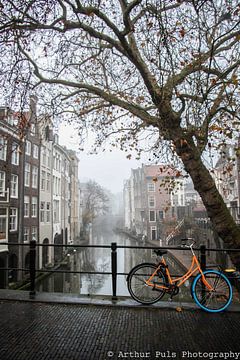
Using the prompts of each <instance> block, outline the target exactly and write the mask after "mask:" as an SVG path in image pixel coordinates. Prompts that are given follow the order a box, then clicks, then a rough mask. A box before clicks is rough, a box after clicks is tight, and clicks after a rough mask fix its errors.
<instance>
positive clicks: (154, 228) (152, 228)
mask: <svg viewBox="0 0 240 360" xmlns="http://www.w3.org/2000/svg"><path fill="white" fill-rule="evenodd" d="M150 231H151V240H157V227H156V226H151V228H150ZM153 231H155V235H156V237H155V239H154V238H153Z"/></svg>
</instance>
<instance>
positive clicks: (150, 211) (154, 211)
mask: <svg viewBox="0 0 240 360" xmlns="http://www.w3.org/2000/svg"><path fill="white" fill-rule="evenodd" d="M151 213H154V220H151ZM149 222H156V210H149Z"/></svg>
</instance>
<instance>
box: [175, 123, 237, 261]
mask: <svg viewBox="0 0 240 360" xmlns="http://www.w3.org/2000/svg"><path fill="white" fill-rule="evenodd" d="M180 133H181V130H180ZM176 134H178V136H176V137H175V138H174V140H173V142H174V144H175V146H176V152H177V154H178V155H179V157H180V158H181V160H182V162H183V164H184V168H185V170H186V172H187V173H188V174H189V175H190V176H191V178H192V181H193V184H194V188H195V190H196V191H197V192H198V193H199V195H200V196H201V199H202V201H203V204H204V206H205V207H206V210H207V213H208V216H209V218H210V219H211V221H212V224H213V227H214V229H215V231H216V232H217V234H218V235H219V237H220V238H221V239H222V240H223V242H224V243H225V245H226V246H225V248H228V249H230V248H239V249H240V229H239V227H238V226H237V225H236V223H235V221H234V220H233V218H232V216H231V214H230V212H229V210H228V208H227V206H226V204H225V203H224V201H223V199H222V197H221V195H220V194H219V191H218V189H217V187H216V185H215V182H214V180H213V178H212V176H211V174H210V173H209V170H208V169H207V168H206V167H205V165H204V164H203V162H202V160H201V155H200V152H199V150H198V148H197V147H196V145H195V143H194V141H193V139H192V138H191V137H190V136H189V137H186V136H185V137H179V129H178V132H177V133H176ZM229 255H230V258H231V260H232V262H233V264H234V265H235V266H239V265H240V251H239V252H236V253H231V252H230V253H229Z"/></svg>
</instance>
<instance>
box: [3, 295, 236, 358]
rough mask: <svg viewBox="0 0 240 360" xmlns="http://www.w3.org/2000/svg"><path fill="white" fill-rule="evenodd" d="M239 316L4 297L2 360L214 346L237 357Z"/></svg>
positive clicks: (150, 353) (137, 354) (158, 354)
mask: <svg viewBox="0 0 240 360" xmlns="http://www.w3.org/2000/svg"><path fill="white" fill-rule="evenodd" d="M239 320H240V313H239V312H225V313H220V314H208V313H205V312H202V311H201V310H195V309H193V310H186V311H182V312H177V311H175V310H171V309H159V308H138V307H136V308H134V307H131V308H129V307H127V308H126V307H112V306H103V305H102V306H95V305H90V306H88V305H79V304H78V305H73V304H69V305H63V304H46V303H34V302H14V301H7V300H6V301H2V302H1V303H0V324H1V326H0V360H116V359H140V358H142V359H143V358H145V359H146V358H147V359H173V358H175V359H193V358H194V359H211V354H212V353H214V352H218V353H219V352H224V353H228V355H229V356H228V358H230V359H234V358H235V359H240V341H239V338H240V321H239ZM184 352H185V353H184ZM198 352H200V353H199V354H198ZM234 352H235V353H239V355H238V357H236V356H235V357H233V355H232V353H234ZM203 354H204V356H201V355H203ZM184 355H186V356H184ZM220 358H223V357H221V356H220V355H219V357H216V356H215V359H220ZM225 358H226V359H227V357H225Z"/></svg>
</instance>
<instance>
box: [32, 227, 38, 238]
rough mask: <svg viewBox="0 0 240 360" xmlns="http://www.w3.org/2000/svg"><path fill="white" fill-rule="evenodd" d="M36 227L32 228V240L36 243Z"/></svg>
mask: <svg viewBox="0 0 240 360" xmlns="http://www.w3.org/2000/svg"><path fill="white" fill-rule="evenodd" d="M37 234H38V233H37V226H32V240H35V241H37Z"/></svg>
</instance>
